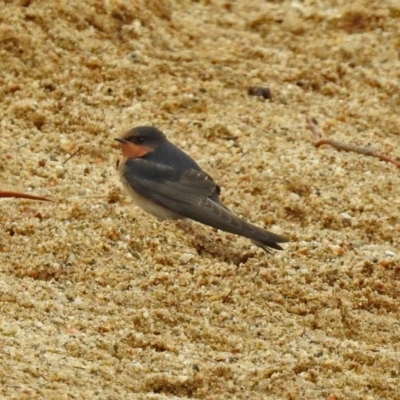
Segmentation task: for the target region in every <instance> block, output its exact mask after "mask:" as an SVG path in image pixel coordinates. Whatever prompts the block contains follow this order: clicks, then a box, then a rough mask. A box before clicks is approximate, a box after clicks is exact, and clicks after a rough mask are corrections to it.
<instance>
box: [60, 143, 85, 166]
mask: <svg viewBox="0 0 400 400" xmlns="http://www.w3.org/2000/svg"><path fill="white" fill-rule="evenodd" d="M80 151H81V148H80V147H78V150H76V151H74V152H73V153H72V154H71V155H70V156H69V157H68V158H67V159H66V160H65V161H64V162H63V165H64V164H65V163H66V162H67V161H69V160H70V159H71V158H72V157H74V156H76V155H77V154H78V153H79V152H80Z"/></svg>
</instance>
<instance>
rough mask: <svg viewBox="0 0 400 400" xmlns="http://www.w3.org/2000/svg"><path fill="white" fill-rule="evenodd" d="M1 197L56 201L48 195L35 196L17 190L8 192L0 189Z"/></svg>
mask: <svg viewBox="0 0 400 400" xmlns="http://www.w3.org/2000/svg"><path fill="white" fill-rule="evenodd" d="M0 197H15V198H17V199H29V200H40V201H51V202H52V203H54V201H53V200H50V199H48V198H47V197H42V196H34V195H33V194H25V193H17V192H7V191H3V190H0Z"/></svg>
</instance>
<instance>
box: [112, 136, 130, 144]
mask: <svg viewBox="0 0 400 400" xmlns="http://www.w3.org/2000/svg"><path fill="white" fill-rule="evenodd" d="M114 140H116V141H117V142H120V143H128V141H127V140H126V139H124V138H121V137H119V138H115V139H114Z"/></svg>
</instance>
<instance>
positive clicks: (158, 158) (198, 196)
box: [115, 126, 288, 253]
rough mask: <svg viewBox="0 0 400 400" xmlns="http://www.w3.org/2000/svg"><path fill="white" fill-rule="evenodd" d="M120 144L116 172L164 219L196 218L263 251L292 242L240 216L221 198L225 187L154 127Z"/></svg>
mask: <svg viewBox="0 0 400 400" xmlns="http://www.w3.org/2000/svg"><path fill="white" fill-rule="evenodd" d="M115 140H116V141H118V142H119V145H120V148H121V152H122V157H121V159H120V161H119V163H118V171H119V176H120V180H121V182H122V185H123V187H124V188H125V189H126V191H127V192H128V194H129V195H130V197H131V198H132V199H133V201H134V202H135V203H136V205H138V206H139V207H140V208H142V209H143V210H144V211H146V212H147V213H150V214H152V215H154V216H156V217H158V218H159V219H161V220H166V219H185V218H188V219H192V220H194V221H197V222H200V223H202V224H204V225H208V226H211V227H213V228H216V229H220V230H222V231H225V232H229V233H233V234H236V235H240V236H243V237H246V238H248V239H250V240H251V241H252V242H253V243H254V244H256V245H257V246H259V247H260V248H262V249H263V250H265V251H266V252H267V253H270V252H271V249H275V250H283V249H282V247H281V246H280V245H279V244H278V243H285V242H287V241H288V240H287V239H286V238H284V237H282V236H280V235H277V234H275V233H272V232H268V231H267V230H265V229H262V228H260V227H258V226H256V225H253V224H252V223H249V222H246V221H245V220H243V219H241V218H239V217H238V216H236V215H235V214H234V213H233V212H232V211H231V210H230V209H229V208H228V207H227V206H226V205H225V204H223V203H222V201H221V200H220V194H221V188H220V187H219V186H218V185H217V184H216V183H215V182H214V180H213V178H212V177H211V176H210V175H209V174H207V173H206V172H204V171H203V170H202V169H201V168H200V166H199V165H198V164H197V163H196V161H195V160H193V159H192V158H191V157H190V156H189V155H187V154H186V153H185V152H184V151H183V150H181V149H180V148H179V147H177V146H176V145H174V144H173V143H172V142H170V141H169V140H168V139H167V137H166V135H165V134H164V133H163V132H162V131H161V130H159V129H157V128H156V127H154V126H137V127H135V128H132V129H130V130H129V131H128V132H127V133H126V134H125V135H124V136H123V137H119V138H115Z"/></svg>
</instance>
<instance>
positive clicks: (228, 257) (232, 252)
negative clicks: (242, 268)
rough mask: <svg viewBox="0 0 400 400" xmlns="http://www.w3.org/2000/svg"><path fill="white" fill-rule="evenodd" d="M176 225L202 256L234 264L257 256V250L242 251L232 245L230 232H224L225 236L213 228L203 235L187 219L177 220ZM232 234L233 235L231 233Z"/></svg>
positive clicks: (239, 263)
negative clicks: (206, 255)
mask: <svg viewBox="0 0 400 400" xmlns="http://www.w3.org/2000/svg"><path fill="white" fill-rule="evenodd" d="M176 224H177V227H178V228H179V229H180V230H182V231H183V232H184V233H185V236H186V237H188V238H190V242H191V244H192V245H193V247H194V248H195V249H196V251H197V254H199V255H201V256H203V255H205V254H208V255H210V256H212V257H213V258H218V259H220V260H221V261H224V262H226V263H231V264H234V265H236V266H239V265H241V264H244V263H246V262H247V260H249V259H250V258H253V257H256V256H257V250H254V249H251V248H250V243H249V249H248V250H246V251H245V252H243V250H240V249H238V248H236V247H234V246H232V244H231V242H230V241H229V236H231V234H229V233H228V234H224V235H226V237H224V238H222V237H221V236H219V231H218V230H217V229H214V228H210V229H212V231H211V233H210V235H205V234H203V233H202V232H199V229H196V226H195V223H192V222H191V221H188V220H177V221H176ZM232 236H233V235H232Z"/></svg>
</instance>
